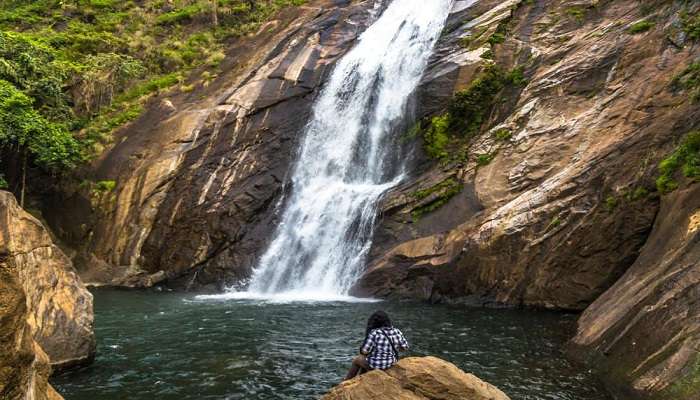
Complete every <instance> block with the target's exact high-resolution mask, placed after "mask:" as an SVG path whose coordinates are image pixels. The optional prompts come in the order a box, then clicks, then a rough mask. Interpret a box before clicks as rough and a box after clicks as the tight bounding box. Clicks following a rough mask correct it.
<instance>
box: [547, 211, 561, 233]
mask: <svg viewBox="0 0 700 400" xmlns="http://www.w3.org/2000/svg"><path fill="white" fill-rule="evenodd" d="M561 222H562V221H561V218H559V216H558V215H557V216H555V217H554V218H552V221H551V222H550V223H549V225H547V227H546V228H544V230H545V232H547V231H549V230H550V229H554V228H557V227H559V225H561Z"/></svg>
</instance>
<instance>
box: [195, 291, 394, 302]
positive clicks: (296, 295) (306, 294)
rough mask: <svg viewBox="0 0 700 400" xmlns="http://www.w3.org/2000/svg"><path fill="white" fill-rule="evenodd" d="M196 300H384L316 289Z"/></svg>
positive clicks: (232, 294)
mask: <svg viewBox="0 0 700 400" xmlns="http://www.w3.org/2000/svg"><path fill="white" fill-rule="evenodd" d="M194 298H195V299H196V300H205V301H212V300H213V301H225V300H243V301H256V302H261V303H276V304H284V303H302V302H303V303H327V302H337V303H378V302H381V301H382V300H379V299H373V298H367V297H354V296H348V295H342V294H337V293H323V292H316V291H307V290H304V291H294V290H291V291H286V292H282V293H255V292H234V291H229V292H226V293H221V294H202V295H198V296H195V297H194Z"/></svg>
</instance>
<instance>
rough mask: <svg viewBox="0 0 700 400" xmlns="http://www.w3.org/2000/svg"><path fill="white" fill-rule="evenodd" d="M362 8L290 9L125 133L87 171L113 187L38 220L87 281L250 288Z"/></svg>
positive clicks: (368, 7) (312, 5)
mask: <svg viewBox="0 0 700 400" xmlns="http://www.w3.org/2000/svg"><path fill="white" fill-rule="evenodd" d="M370 3H372V2H349V1H312V2H309V6H304V7H298V8H292V9H288V10H286V11H285V12H283V13H282V14H280V15H279V16H278V19H277V20H275V21H272V22H270V23H268V24H266V25H265V26H263V27H261V29H260V32H259V33H258V34H256V35H252V36H250V37H248V38H244V39H242V40H240V41H239V43H237V44H236V45H235V46H234V48H232V49H231V50H230V52H229V57H228V59H227V61H225V62H224V65H223V67H222V69H223V70H224V71H225V72H224V73H222V75H221V76H220V77H219V78H218V79H217V80H215V81H214V82H213V83H212V84H211V85H209V88H208V89H202V88H201V87H200V89H198V90H197V91H195V92H194V93H192V94H187V93H184V94H179V95H175V96H173V97H171V98H169V99H168V101H167V103H166V102H164V101H160V102H158V101H156V103H155V104H154V107H152V108H151V109H150V111H149V112H148V113H147V114H146V115H145V116H144V117H143V118H141V119H140V120H139V121H137V122H136V123H135V124H133V125H131V126H130V127H127V128H125V129H124V130H123V131H122V132H121V133H120V134H119V137H118V138H117V140H116V142H117V143H118V144H117V145H116V146H115V147H113V148H112V149H109V150H108V151H106V152H105V155H104V156H103V158H102V159H100V160H98V162H97V163H96V165H94V169H93V170H91V171H89V172H88V173H89V174H92V175H93V176H92V177H91V179H93V180H94V181H97V180H114V181H116V188H115V189H114V190H112V191H110V192H108V193H96V192H94V191H93V192H92V193H90V195H89V196H86V195H85V193H84V192H75V193H72V194H71V193H65V194H64V195H63V197H61V198H59V199H56V200H55V201H54V202H53V203H51V204H50V205H49V206H48V208H49V210H48V211H47V212H46V213H45V214H47V218H48V219H49V221H50V222H51V224H52V226H54V227H55V229H56V231H57V232H58V234H59V235H60V236H61V237H63V238H65V240H66V241H67V242H69V243H70V244H72V245H73V246H76V247H78V248H79V254H78V257H77V258H76V266H77V268H78V269H79V271H80V274H81V276H82V277H83V279H84V280H85V281H86V282H88V283H94V284H112V285H121V286H150V285H152V284H155V283H158V282H160V281H167V283H168V284H169V285H170V286H173V287H179V288H202V287H210V288H212V289H216V288H220V287H222V286H223V285H225V284H232V283H237V282H238V281H240V280H241V279H243V278H246V277H247V276H248V274H249V273H250V269H251V267H252V265H253V263H254V262H255V260H256V259H257V257H258V254H259V252H260V251H261V250H262V247H263V246H264V244H265V241H266V240H267V236H268V235H269V233H270V232H271V230H272V229H273V228H274V224H275V216H274V210H275V205H276V203H277V201H278V200H279V198H280V195H281V194H282V191H283V183H284V182H285V179H286V175H287V172H288V171H289V169H290V167H291V164H292V160H293V156H294V154H295V151H296V148H297V146H296V145H297V139H298V136H299V134H300V133H301V132H302V131H303V127H304V125H305V124H306V122H307V120H308V117H309V113H310V111H311V105H312V102H313V99H314V97H315V94H316V92H317V91H318V89H319V87H320V85H321V84H322V82H323V80H324V77H325V76H326V75H327V74H328V72H329V71H330V68H331V67H332V65H333V63H334V62H335V61H336V60H337V59H338V57H339V56H340V55H342V54H343V53H344V52H345V51H346V50H348V49H349V48H350V47H351V46H352V44H353V42H354V40H355V39H356V37H357V36H358V34H359V33H361V32H362V31H363V30H364V29H365V27H366V26H367V25H368V23H369V22H370V20H371V18H372V15H373V14H372V12H373V8H372V4H370ZM163 104H167V107H166V106H163ZM166 109H167V110H166ZM90 202H92V206H93V207H94V208H93V209H94V213H93V215H88V216H86V215H85V212H84V210H85V209H86V208H88V209H89V208H90V205H91V204H90Z"/></svg>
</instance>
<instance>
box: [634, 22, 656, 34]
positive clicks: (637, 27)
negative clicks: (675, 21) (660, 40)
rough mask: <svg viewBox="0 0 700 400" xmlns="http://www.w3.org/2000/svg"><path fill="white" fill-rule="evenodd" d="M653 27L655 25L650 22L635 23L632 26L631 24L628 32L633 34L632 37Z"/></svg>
mask: <svg viewBox="0 0 700 400" xmlns="http://www.w3.org/2000/svg"><path fill="white" fill-rule="evenodd" d="M654 25H656V24H655V23H653V22H651V21H639V22H635V23H634V24H632V25H631V26H630V27H629V29H628V32H629V33H631V34H633V35H635V34H637V33H643V32H646V31H648V30H649V29H651V28H653V27H654Z"/></svg>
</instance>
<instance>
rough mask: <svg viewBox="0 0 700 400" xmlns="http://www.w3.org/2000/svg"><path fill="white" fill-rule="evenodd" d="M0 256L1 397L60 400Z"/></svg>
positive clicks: (13, 275) (11, 272) (12, 273)
mask: <svg viewBox="0 0 700 400" xmlns="http://www.w3.org/2000/svg"><path fill="white" fill-rule="evenodd" d="M5 250H6V249H4V248H2V251H3V252H2V253H0V398H2V399H7V400H24V399H36V400H60V399H62V397H61V396H60V395H58V394H57V393H56V392H55V391H54V389H53V388H52V387H51V385H49V375H50V373H51V367H50V366H49V359H48V357H47V356H46V354H45V353H44V351H43V350H42V349H41V346H39V345H38V344H37V343H36V342H35V341H34V339H33V337H32V334H31V328H30V327H29V325H28V324H27V317H28V316H29V315H28V312H27V302H26V300H25V298H24V291H23V290H22V286H21V284H20V282H19V280H18V278H17V275H18V274H17V270H16V267H14V266H13V265H11V264H10V263H8V254H7V252H5Z"/></svg>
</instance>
